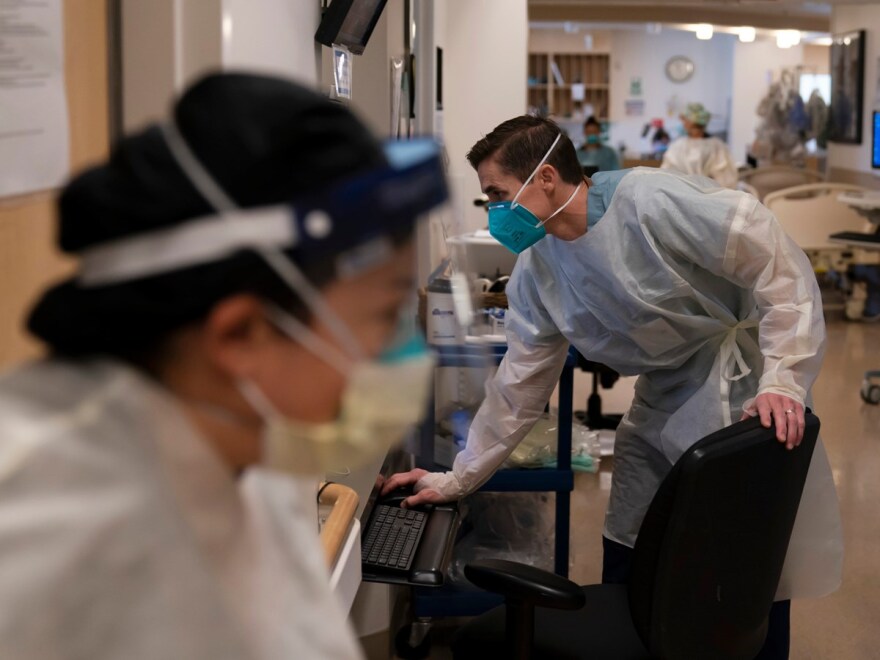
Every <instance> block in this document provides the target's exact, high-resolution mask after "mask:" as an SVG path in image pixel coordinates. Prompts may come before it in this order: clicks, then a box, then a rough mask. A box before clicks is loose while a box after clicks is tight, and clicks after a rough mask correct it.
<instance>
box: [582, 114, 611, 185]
mask: <svg viewBox="0 0 880 660" xmlns="http://www.w3.org/2000/svg"><path fill="white" fill-rule="evenodd" d="M577 157H578V162H580V164H581V167H595V168H597V171H599V172H608V171H610V170H619V169H620V159H618V157H617V152H616V151H614V149H612V148H611V147H609V146H608V145H607V144H602V126H601V124H599V122H598V120H597V119H596V118H595V117H592V116H591V117H590V118H589V119H587V121H586V122H584V143H583V144H582V145H581V147H580V149H578V151H577Z"/></svg>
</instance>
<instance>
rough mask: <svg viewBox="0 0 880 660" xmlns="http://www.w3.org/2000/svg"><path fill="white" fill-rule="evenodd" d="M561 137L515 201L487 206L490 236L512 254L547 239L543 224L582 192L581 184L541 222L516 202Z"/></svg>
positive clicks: (522, 187) (517, 194) (554, 143)
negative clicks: (579, 191) (578, 192)
mask: <svg viewBox="0 0 880 660" xmlns="http://www.w3.org/2000/svg"><path fill="white" fill-rule="evenodd" d="M561 137H562V133H560V134H559V135H557V136H556V139H555V140H553V144H551V145H550V148H549V149H548V150H547V153H546V154H544V157H543V158H542V159H541V162H539V163H538V165H537V166H536V167H535V169H534V170H532V173H531V174H530V175H529V178H528V179H526V180H525V183H523V184H522V186H521V187H520V189H519V190H518V191H517V193H516V195H514V196H513V200H511V201H509V202H508V201H504V202H494V203H492V204H488V205H487V206H486V208H487V209H488V211H489V233H490V234H492V237H493V238H494V239H495V240H496V241H498V242H499V243H501V245H503V246H504V247H506V248H507V249H508V250H510V251H511V252H514V253H516V254H519V253H521V252H523V251H524V250H526V249H528V248H530V247H531V246H533V245H534V244H535V243H537V242H538V241H540V240H541V239H542V238H544V237H545V236H546V235H547V230H546V229H544V225H545V224H547V223H548V222H549V221H550V220H552V219H553V218H555V217H556V216H557V215H558V214H559V213H561V212H562V211H563V210H564V209H565V207H566V206H568V205H569V204H570V203H571V200H573V199H574V196H575V195H576V194H577V191H578V190H580V185H578V187H577V188H575V189H574V192H573V193H571V196H570V197H569V198H568V200H567V201H566V202H565V204H563V205H562V206H560V207H559V208H558V209H556V210H555V211H554V212H553V213H552V214H551V215H550V217H548V218H547V219H546V220H539V219H538V217H537V216H536V215H535V214H534V213H532V212H531V211H530V210H529V209H527V208H526V207H525V206H523V205H522V204H518V203H517V201H516V200H517V199H519V196H520V195H521V194H522V192H523V190H525V188H526V186H527V185H529V183H530V182H531V180H532V179H533V178H534V177H535V174H537V173H538V170H539V169H541V166H542V165H543V164H544V163H545V162H547V159H548V158H549V157H550V154H551V153H553V149H554V148H555V147H556V144H557V143H558V142H559V139H560V138H561Z"/></svg>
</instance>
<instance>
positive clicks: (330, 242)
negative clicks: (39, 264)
mask: <svg viewBox="0 0 880 660" xmlns="http://www.w3.org/2000/svg"><path fill="white" fill-rule="evenodd" d="M163 133H164V135H165V138H166V142H167V143H168V146H169V148H170V150H171V152H172V155H173V156H174V158H175V160H176V161H177V162H178V164H180V166H181V168H182V169H183V170H184V171H185V172H186V174H187V178H188V179H189V180H190V181H191V182H192V184H193V185H194V186H195V187H196V189H197V190H198V191H199V193H200V194H201V195H202V197H204V198H205V200H206V201H207V202H208V203H210V204H211V206H213V207H214V208H215V209H216V210H217V213H216V214H212V215H206V216H203V217H199V218H193V219H191V220H187V221H185V222H183V223H181V224H178V225H175V226H173V227H168V228H166V229H159V230H156V231H150V232H144V233H142V234H137V235H135V236H131V237H127V238H123V239H118V240H114V241H108V242H106V243H102V244H99V245H96V246H94V247H90V248H88V249H85V250H83V251H82V252H81V253H80V266H79V272H78V274H77V283H78V284H79V286H80V287H83V288H93V287H101V286H109V285H114V284H121V283H124V282H128V281H132V280H138V279H143V278H146V277H151V276H154V275H160V274H164V273H169V272H173V271H176V270H181V269H184V268H188V267H191V266H196V265H202V264H208V263H212V262H216V261H221V260H223V259H226V258H229V257H231V256H233V255H234V254H235V253H237V252H240V251H242V250H253V251H255V252H259V253H263V252H266V251H280V250H293V252H294V254H296V253H299V252H301V253H303V254H308V255H309V256H310V257H312V258H314V257H315V256H317V255H320V254H327V255H328V258H335V260H336V264H335V265H336V271H337V274H338V275H339V276H340V277H346V276H351V275H354V274H357V273H358V272H360V271H361V270H364V269H366V268H369V267H370V266H372V265H375V264H377V263H378V262H380V261H381V260H382V259H383V258H384V257H387V256H388V255H390V252H391V250H392V246H391V243H390V240H389V238H388V235H389V234H392V233H393V232H394V231H395V230H398V229H405V228H407V227H409V226H411V225H412V224H413V223H414V222H415V219H416V218H417V217H418V216H419V215H420V214H423V213H425V212H426V211H428V210H430V209H432V208H434V207H436V206H438V205H439V204H441V203H443V202H444V201H445V200H446V198H447V195H448V191H447V187H446V178H445V173H444V170H443V163H442V159H441V155H440V150H439V147H438V145H437V143H436V142H434V141H433V140H431V139H415V140H408V141H393V142H388V143H386V144H385V145H384V152H385V157H386V160H387V161H388V165H387V166H386V167H382V168H379V169H376V170H372V171H370V172H367V173H364V174H361V175H359V176H356V177H353V178H351V179H347V180H345V181H342V182H340V183H338V184H335V185H333V186H329V187H327V188H325V189H323V190H321V191H318V192H316V193H313V194H307V195H303V196H299V197H297V198H296V199H293V200H291V201H290V202H289V203H286V204H278V205H273V206H264V207H255V208H248V209H241V208H238V207H237V205H236V204H235V202H234V201H232V200H231V199H230V198H229V196H228V195H226V193H225V192H224V191H223V190H222V189H221V188H220V187H219V186H218V185H217V184H216V182H215V181H214V179H213V177H212V176H211V175H210V174H209V173H208V172H207V171H206V170H205V168H204V167H203V166H202V164H201V163H200V162H199V160H198V159H197V157H196V156H195V154H193V153H192V151H191V150H190V149H189V146H188V145H187V143H186V141H185V140H184V138H183V136H182V135H180V133H179V131H178V130H177V128H176V127H175V126H173V125H166V126H164V127H163ZM352 217H355V218H357V219H358V221H357V222H352V221H351V218H352ZM291 265H292V264H291Z"/></svg>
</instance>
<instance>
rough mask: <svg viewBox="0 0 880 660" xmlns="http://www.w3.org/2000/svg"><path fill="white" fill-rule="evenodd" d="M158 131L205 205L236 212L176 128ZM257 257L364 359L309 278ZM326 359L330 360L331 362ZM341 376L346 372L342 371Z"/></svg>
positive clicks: (278, 259) (272, 257)
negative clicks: (203, 199)
mask: <svg viewBox="0 0 880 660" xmlns="http://www.w3.org/2000/svg"><path fill="white" fill-rule="evenodd" d="M161 128H162V135H163V137H164V138H165V142H166V143H167V144H168V149H169V150H170V151H171V155H172V156H173V157H174V160H176V161H177V164H178V165H179V166H180V168H181V169H182V170H183V173H184V174H185V175H186V176H187V178H189V180H190V182H191V183H192V184H193V186H194V187H195V188H196V190H198V191H199V193H200V194H201V195H202V197H204V198H205V201H207V202H208V203H209V204H211V205H212V206H213V207H214V209H215V210H216V211H218V212H219V213H221V214H222V213H224V212H229V211H234V210H237V209H238V205H237V204H236V203H235V202H234V201H233V200H232V199H231V198H230V197H229V195H227V194H226V192H225V191H224V190H223V189H222V188H221V187H220V186H219V184H218V183H217V181H216V180H215V179H214V177H213V176H211V173H210V172H208V170H207V168H205V166H204V165H202V163H201V161H200V160H199V159H198V157H197V156H196V155H195V154H194V153H193V152H192V149H190V147H189V145H188V144H187V142H186V139H185V138H184V137H183V135H181V133H180V130H179V129H178V128H177V126H176V125H175V124H174V123H168V124H163V125H162V127H161ZM258 254H259V255H260V256H261V257H262V258H263V260H264V261H265V262H266V264H267V265H268V266H269V267H270V268H271V269H272V270H274V271H275V273H276V274H277V275H278V277H280V278H281V279H282V281H284V282H285V283H286V284H287V286H289V287H290V289H291V291H293V292H295V293H297V294H298V295H299V296H300V297H301V298H302V301H303V303H305V305H306V307H308V308H309V310H310V311H311V312H313V313H314V314H315V315H316V316H317V317H318V318H320V319H321V320H322V321H323V322H324V323H326V324H327V327H329V328H330V331H331V332H332V333H333V334H334V335H335V336H336V338H337V339H338V340H339V341H340V342H341V343H342V345H343V346H346V347H348V349H349V351H350V352H351V354H352V355H354V356H355V357H356V358H360V357H361V356H362V355H363V351H362V350H361V347H360V344H359V343H358V341H357V340H356V339H355V337H354V335H353V334H352V333H351V330H349V329H348V327H347V326H346V325H345V324H344V323H343V322H342V321H341V320H340V319H339V317H338V316H337V315H336V313H335V312H334V311H333V310H332V309H330V306H329V305H327V303H326V302H325V301H324V298H323V297H322V296H321V294H320V293H319V292H318V290H317V289H315V287H314V286H312V283H311V282H309V280H308V278H306V276H305V275H303V274H302V272H301V271H300V270H299V269H298V268H297V267H296V266H294V264H293V262H291V261H290V259H287V258H286V257H284V256H283V255H282V254H281V253H280V252H278V251H277V250H259V251H258ZM303 328H304V333H302V334H303V337H299V338H298V339H301V340H302V339H304V337H305V336H310V335H314V333H313V332H312V331H311V330H309V329H308V328H305V326H303ZM306 333H307V334H306ZM334 350H335V349H334ZM337 352H338V351H337ZM317 355H318V356H319V357H321V356H322V354H321V353H318V354H317ZM329 359H330V360H333V359H334V358H329ZM334 366H336V365H334ZM342 373H346V372H345V371H343V372H342Z"/></svg>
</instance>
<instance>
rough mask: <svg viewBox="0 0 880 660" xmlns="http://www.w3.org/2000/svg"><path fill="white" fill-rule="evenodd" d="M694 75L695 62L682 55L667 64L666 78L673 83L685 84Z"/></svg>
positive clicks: (671, 59)
mask: <svg viewBox="0 0 880 660" xmlns="http://www.w3.org/2000/svg"><path fill="white" fill-rule="evenodd" d="M692 75H694V63H693V61H692V60H691V59H690V58H688V57H684V56H681V55H678V56H676V57H672V58H670V59H669V61H668V62H667V63H666V77H667V78H669V79H670V80H671V81H672V82H677V83H683V82H685V81H687V80H690V77H691V76H692Z"/></svg>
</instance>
